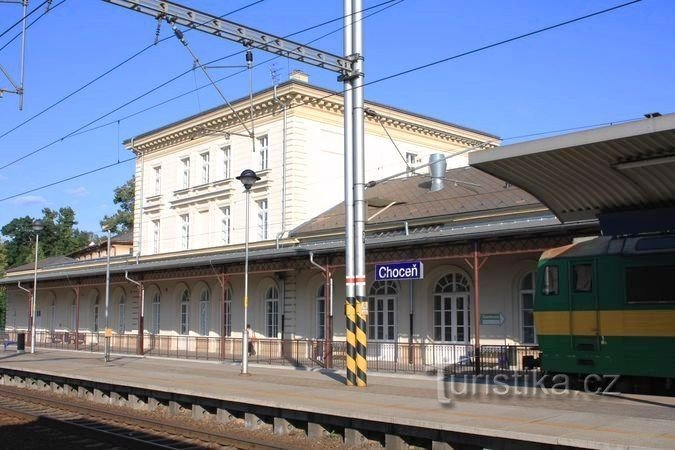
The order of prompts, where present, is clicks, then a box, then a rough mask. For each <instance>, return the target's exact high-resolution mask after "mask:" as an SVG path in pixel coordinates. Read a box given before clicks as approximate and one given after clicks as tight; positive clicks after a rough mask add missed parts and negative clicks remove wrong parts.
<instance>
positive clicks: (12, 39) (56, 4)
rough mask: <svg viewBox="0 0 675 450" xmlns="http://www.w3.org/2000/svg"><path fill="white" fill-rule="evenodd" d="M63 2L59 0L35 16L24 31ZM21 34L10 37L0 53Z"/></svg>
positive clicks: (63, 0)
mask: <svg viewBox="0 0 675 450" xmlns="http://www.w3.org/2000/svg"><path fill="white" fill-rule="evenodd" d="M65 2H66V0H61V1H60V2H58V3H55V4H53V5H51V6H50V7H49V9H46V10H45V11H43V12H42V14H40V15H39V16H37V17H36V18H35V19H33V20H32V21H31V22H30V23H29V24H28V25H26V30H28V29H29V28H30V27H32V26H33V25H34V24H35V23H36V22H37V21H38V20H40V19H42V18H43V17H44V16H46V15H47V14H48V13H50V12H52V11H53V10H55V9H56V8H57V7H58V6H61V5H63V4H64V3H65ZM21 34H22V32H21V31H19V32H18V33H16V34H15V35H14V36H12V38H11V39H10V40H8V41H7V42H5V44H4V45H3V46H2V47H0V52H1V51H3V50H4V49H6V48H7V47H8V46H9V44H11V43H12V42H14V41H15V40H17V39H18V38H19V37H20V36H21Z"/></svg>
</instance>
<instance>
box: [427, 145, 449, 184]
mask: <svg viewBox="0 0 675 450" xmlns="http://www.w3.org/2000/svg"><path fill="white" fill-rule="evenodd" d="M429 164H430V165H429V175H431V189H430V191H431V192H436V191H440V190H441V189H443V187H444V186H443V178H444V177H445V169H446V167H447V166H448V163H447V161H446V159H445V155H444V154H442V153H433V154H432V155H430V156H429Z"/></svg>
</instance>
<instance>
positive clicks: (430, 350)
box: [6, 331, 541, 376]
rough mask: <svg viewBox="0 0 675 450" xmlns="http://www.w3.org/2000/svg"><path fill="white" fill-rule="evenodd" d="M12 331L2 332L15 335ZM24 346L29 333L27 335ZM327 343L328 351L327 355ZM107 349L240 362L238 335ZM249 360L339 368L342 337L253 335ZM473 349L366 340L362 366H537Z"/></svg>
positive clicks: (150, 339)
mask: <svg viewBox="0 0 675 450" xmlns="http://www.w3.org/2000/svg"><path fill="white" fill-rule="evenodd" d="M16 333H17V332H16V331H7V332H6V334H7V336H8V338H9V339H12V340H16ZM104 343H105V337H104V335H103V333H73V332H65V331H58V332H49V331H39V332H37V333H36V346H38V347H47V348H58V349H68V350H82V351H90V352H103V349H104ZM26 344H27V345H29V344H30V336H27V343H26ZM331 347H332V352H331V353H330V354H327V352H328V351H330V350H329V349H331ZM110 349H111V352H112V353H122V354H141V353H142V354H144V355H150V356H162V357H168V358H177V359H196V360H212V361H232V362H238V361H241V355H242V340H241V339H240V338H230V337H224V338H221V337H217V336H214V337H202V336H164V335H149V334H146V335H144V336H143V351H141V349H140V339H139V336H137V335H136V334H122V335H120V334H114V335H113V336H112V337H111V338H110ZM253 349H254V351H255V352H254V353H252V354H250V355H249V362H251V363H255V364H270V365H288V366H295V367H306V368H315V367H326V361H327V360H330V361H331V362H332V365H331V367H332V368H334V369H344V368H345V364H346V353H347V346H346V343H345V342H344V341H338V342H333V343H332V345H330V344H329V345H326V342H325V341H323V340H316V339H292V340H291V339H257V340H255V341H254V342H253ZM476 353H477V352H476V349H475V347H474V346H473V345H470V344H453V343H412V344H410V343H407V342H378V341H371V342H369V343H368V350H367V358H368V370H369V371H373V372H400V373H427V374H429V373H435V374H443V375H446V376H450V375H471V374H476V373H478V374H483V375H488V376H494V375H497V374H507V375H515V374H520V373H527V372H530V371H536V370H538V362H539V358H540V355H541V352H540V350H539V349H538V347H532V346H523V345H483V346H481V348H480V358H479V359H478V361H477V358H476Z"/></svg>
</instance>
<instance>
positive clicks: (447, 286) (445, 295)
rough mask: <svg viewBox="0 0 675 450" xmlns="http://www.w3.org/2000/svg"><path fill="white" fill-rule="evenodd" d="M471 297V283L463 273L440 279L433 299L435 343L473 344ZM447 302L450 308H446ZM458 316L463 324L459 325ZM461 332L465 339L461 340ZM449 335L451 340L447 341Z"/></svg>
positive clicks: (451, 274)
mask: <svg viewBox="0 0 675 450" xmlns="http://www.w3.org/2000/svg"><path fill="white" fill-rule="evenodd" d="M471 295H472V292H471V281H470V280H469V278H468V277H467V276H466V275H464V274H463V273H461V272H449V273H447V274H445V275H444V276H442V277H441V278H439V279H438V281H437V282H436V284H435V285H434V292H433V299H432V308H433V309H432V311H433V320H432V323H433V338H434V340H435V341H437V342H452V343H460V344H467V343H470V342H471V339H472V336H471ZM459 300H461V301H462V308H458V304H459ZM446 301H447V303H449V304H450V305H449V307H446ZM437 302H438V303H437ZM458 314H461V320H462V322H463V324H458V319H459V318H460V316H459V315H458ZM448 315H449V319H450V320H449V321H448V320H447V317H448ZM439 318H440V321H439V320H438V319H439ZM459 331H461V334H463V335H464V336H463V339H460V338H459V336H460V333H459ZM439 333H440V334H439ZM448 334H449V335H450V339H447V337H448ZM439 337H440V339H439Z"/></svg>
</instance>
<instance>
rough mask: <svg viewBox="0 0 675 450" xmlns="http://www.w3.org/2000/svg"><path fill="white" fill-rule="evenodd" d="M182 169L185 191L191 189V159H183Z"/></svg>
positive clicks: (187, 157)
mask: <svg viewBox="0 0 675 450" xmlns="http://www.w3.org/2000/svg"><path fill="white" fill-rule="evenodd" d="M180 162H181V169H182V170H183V189H187V188H189V187H190V157H189V156H186V157H185V158H181V160H180Z"/></svg>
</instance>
